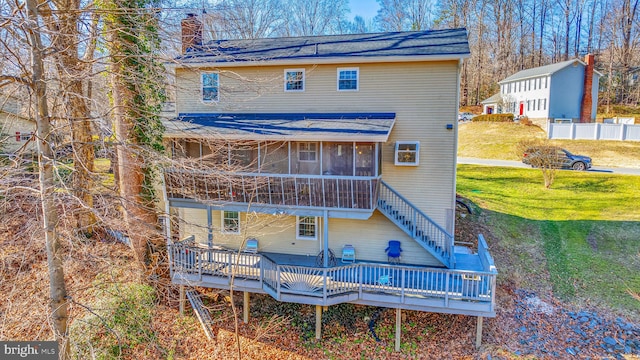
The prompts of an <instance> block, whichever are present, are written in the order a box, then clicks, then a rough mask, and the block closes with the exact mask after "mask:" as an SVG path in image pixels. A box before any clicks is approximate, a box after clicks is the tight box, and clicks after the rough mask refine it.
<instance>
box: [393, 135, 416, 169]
mask: <svg viewBox="0 0 640 360" xmlns="http://www.w3.org/2000/svg"><path fill="white" fill-rule="evenodd" d="M400 145H415V146H416V150H415V152H416V161H414V162H400V161H398V151H399V148H400ZM403 152H406V151H404V150H403ZM394 156H395V159H394V163H395V165H396V166H418V165H419V164H420V141H396V148H395V151H394Z"/></svg>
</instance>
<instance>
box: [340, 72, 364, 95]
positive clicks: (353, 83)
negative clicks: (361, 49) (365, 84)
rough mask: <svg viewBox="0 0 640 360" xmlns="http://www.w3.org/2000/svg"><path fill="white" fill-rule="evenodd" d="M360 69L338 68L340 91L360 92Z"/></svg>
mask: <svg viewBox="0 0 640 360" xmlns="http://www.w3.org/2000/svg"><path fill="white" fill-rule="evenodd" d="M358 72H359V71H358V68H338V91H358Z"/></svg>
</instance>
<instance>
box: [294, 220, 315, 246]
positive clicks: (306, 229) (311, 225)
mask: <svg viewBox="0 0 640 360" xmlns="http://www.w3.org/2000/svg"><path fill="white" fill-rule="evenodd" d="M296 239H298V240H317V239H318V218H317V217H315V216H297V217H296Z"/></svg>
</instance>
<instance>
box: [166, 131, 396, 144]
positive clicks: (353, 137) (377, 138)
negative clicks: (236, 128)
mask: <svg viewBox="0 0 640 360" xmlns="http://www.w3.org/2000/svg"><path fill="white" fill-rule="evenodd" d="M217 135H218V136H219V137H220V138H221V139H224V140H233V141H241V140H242V141H248V140H253V141H331V142H344V141H347V142H380V143H384V142H387V141H388V140H389V134H386V135H358V134H349V135H348V136H346V135H343V136H335V135H317V134H311V135H301V134H297V135H260V134H217ZM164 137H165V138H177V139H211V138H212V137H215V134H213V133H211V134H197V133H186V132H165V133H164Z"/></svg>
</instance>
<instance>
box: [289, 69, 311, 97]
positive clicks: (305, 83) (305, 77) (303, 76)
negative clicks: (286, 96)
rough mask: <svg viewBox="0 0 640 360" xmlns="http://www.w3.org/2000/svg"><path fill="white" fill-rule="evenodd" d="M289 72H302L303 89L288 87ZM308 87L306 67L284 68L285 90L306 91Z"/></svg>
mask: <svg viewBox="0 0 640 360" xmlns="http://www.w3.org/2000/svg"><path fill="white" fill-rule="evenodd" d="M288 72H302V89H300V90H289V89H287V73H288ZM306 87H307V75H306V74H305V71H304V69H284V91H285V92H304V90H305V89H306Z"/></svg>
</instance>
